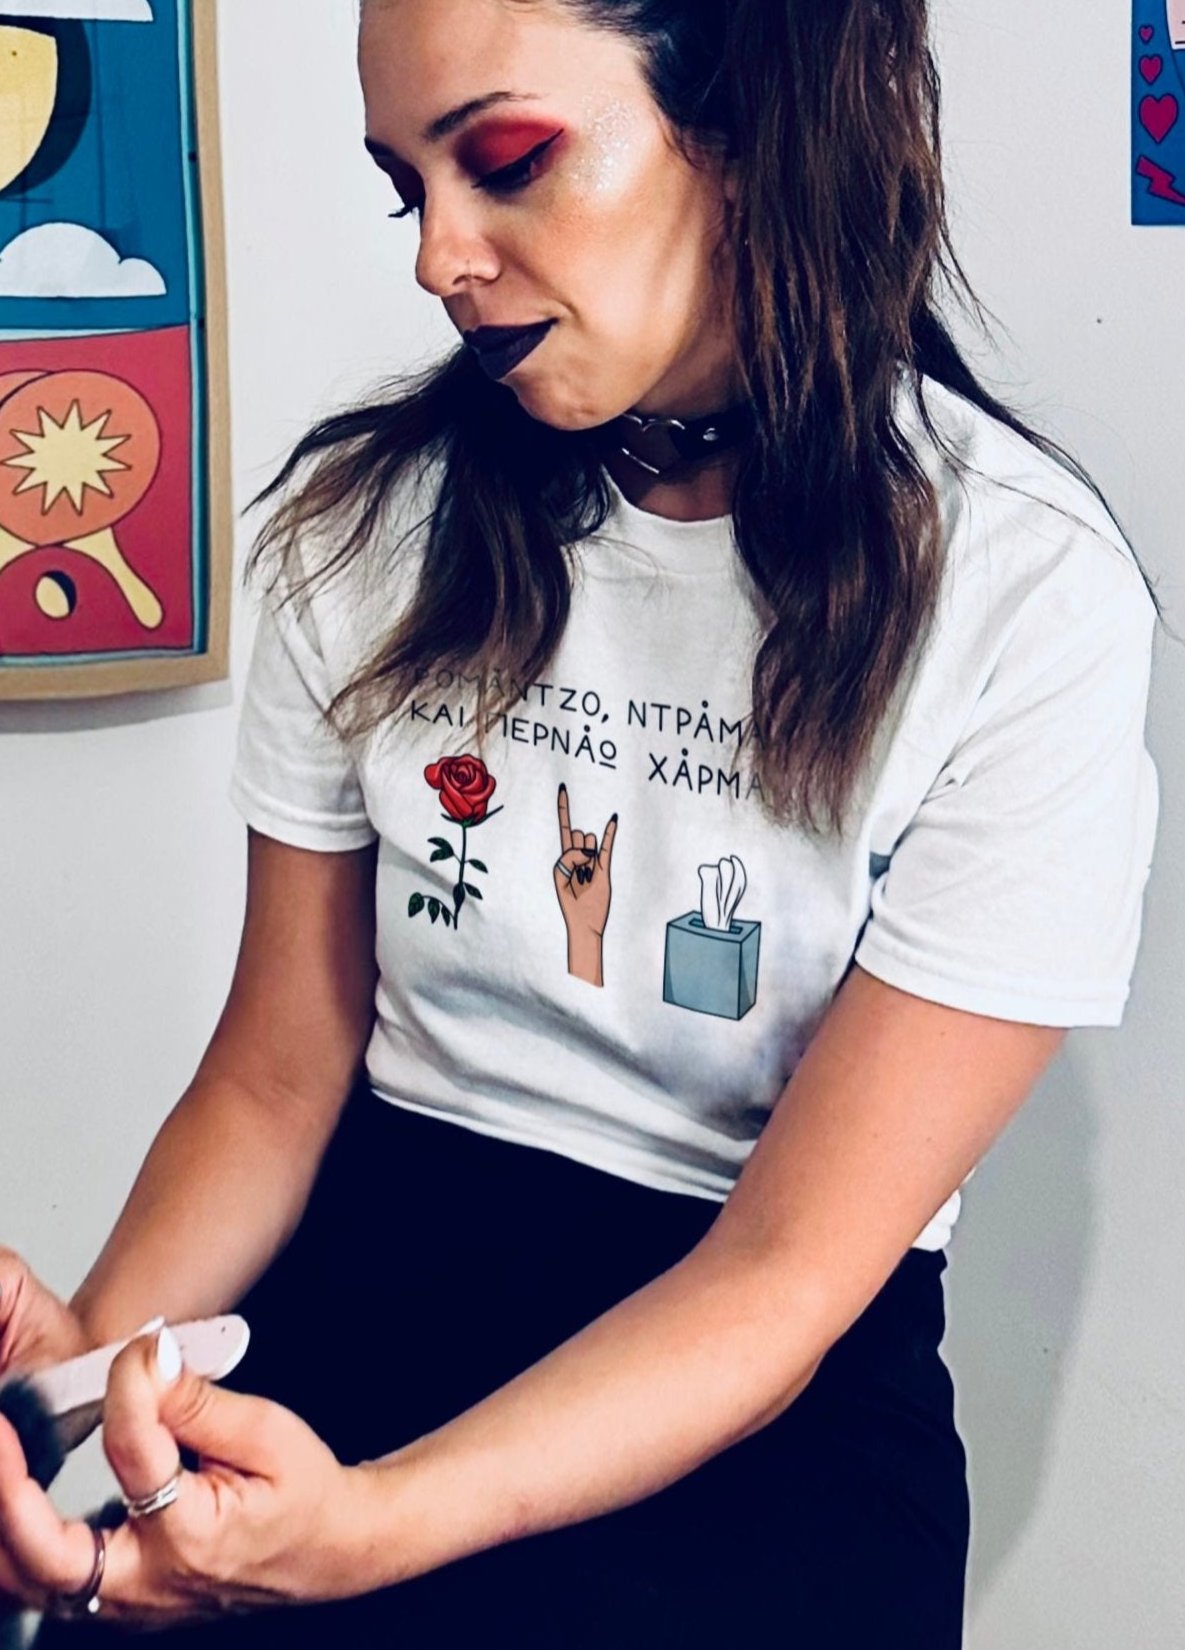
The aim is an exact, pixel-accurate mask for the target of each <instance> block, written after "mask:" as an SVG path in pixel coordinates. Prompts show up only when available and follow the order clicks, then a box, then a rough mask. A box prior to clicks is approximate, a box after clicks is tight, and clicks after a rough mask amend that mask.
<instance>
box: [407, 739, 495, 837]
mask: <svg viewBox="0 0 1185 1650" xmlns="http://www.w3.org/2000/svg"><path fill="white" fill-rule="evenodd" d="M424 778H425V779H426V780H427V781H428V783H429V785H431V787H432V789H433V790H434V791H439V792H440V801H441V806H442V807H443V808H444V811H445V813H446V814H447V815H448V816H449V818H450V819H455V820H456V821H457V824H458V825H471V824H477V822H478V821H479V820H482V819H484V818H485V816H486V809H487V807H488V806H489V801H490V798H491V796H493V794H494V791H495V790H496V789H497V785H498V781H497V780H496V779H495V778H494V777H493V775H492V774H490V773H489V772H487V770H486V765H485V763H484V762H483V761H482V760H481V758H480V757H479V756H446V757H443V758H442V759H441V760H440V761H439V762H433V763H432V764H431V766H430V767H427V768H425V769H424Z"/></svg>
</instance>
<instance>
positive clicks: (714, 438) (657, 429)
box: [602, 401, 754, 476]
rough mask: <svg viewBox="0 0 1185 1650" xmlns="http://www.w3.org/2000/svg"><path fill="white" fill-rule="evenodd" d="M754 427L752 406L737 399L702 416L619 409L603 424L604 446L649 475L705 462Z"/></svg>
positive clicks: (737, 442) (734, 443)
mask: <svg viewBox="0 0 1185 1650" xmlns="http://www.w3.org/2000/svg"><path fill="white" fill-rule="evenodd" d="M753 428H754V415H753V406H752V403H751V402H749V401H741V402H738V403H737V404H736V405H735V406H732V407H726V408H724V410H723V411H722V412H716V413H707V414H706V415H705V416H703V417H702V418H687V419H684V418H647V417H644V416H643V415H641V414H639V413H622V414H621V416H620V417H619V418H614V419H611V420H610V422H609V423H608V424H605V425H603V426H602V432H603V441H604V445H605V446H606V448H609V449H611V450H614V451H617V452H622V453H624V454H625V455H626V457H627V458H631V459H633V461H634V463H635V464H638V465H640V466H641V468H642V469H643V470H645V471H647V472H648V474H650V475H652V476H663V475H666V474H668V472H670V471H673V470H685V469H687V468H689V467H690V466H693V465H695V464H702V463H706V462H707V461H708V460H709V459H712V458H714V457H715V456H716V454H717V453H719V452H722V451H724V450H725V449H726V448H729V447H735V446H737V445H738V444H739V443H740V442H742V441H743V440H744V439H745V437H746V436H747V435H749V434H751V433H752V431H753Z"/></svg>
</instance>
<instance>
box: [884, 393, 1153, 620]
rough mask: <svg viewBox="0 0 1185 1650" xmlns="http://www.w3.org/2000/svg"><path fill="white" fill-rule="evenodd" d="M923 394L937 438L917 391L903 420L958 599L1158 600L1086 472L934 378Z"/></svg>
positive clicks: (990, 608)
mask: <svg viewBox="0 0 1185 1650" xmlns="http://www.w3.org/2000/svg"><path fill="white" fill-rule="evenodd" d="M922 396H923V399H924V402H925V407H926V411H927V413H928V414H929V417H930V420H931V422H932V424H933V425H934V428H935V429H936V431H937V432H938V435H939V437H940V438H941V441H940V443H936V442H935V440H934V438H933V437H932V436H931V435H930V434H929V432H928V431H927V430H926V429H925V426H924V424H923V422H922V420H921V417H920V414H919V412H918V407H917V402H916V399H915V397H914V396H913V394H912V393H909V394H907V395H906V397H905V402H904V409H903V413H902V420H901V421H902V423H903V425H904V426H905V427H906V429H907V431H908V433H909V435H910V439H911V444H912V445H913V447H914V450H915V452H916V453H917V456H918V458H919V461H920V462H921V463H922V465H923V467H924V468H925V469H926V471H927V473H928V474H929V475H930V477H931V479H932V480H933V482H934V484H935V487H936V489H937V493H938V499H939V506H940V510H941V514H942V521H943V535H944V541H945V552H946V561H947V578H948V584H949V586H950V588H951V591H952V598H953V599H957V598H958V596H959V595H960V594H961V596H962V598H963V600H964V601H971V602H973V603H974V604H975V605H976V606H977V608H979V610H980V611H981V613H983V612H985V610H986V611H987V612H995V613H996V614H998V615H1000V616H1003V615H1004V614H1006V613H1009V612H1013V611H1015V609H1016V607H1017V605H1018V603H1020V602H1022V601H1023V602H1026V603H1033V602H1036V603H1037V604H1039V605H1044V603H1045V602H1046V601H1049V602H1053V603H1054V604H1057V605H1061V606H1062V607H1063V608H1067V604H1068V609H1067V616H1069V615H1070V614H1072V612H1074V611H1086V610H1088V609H1089V610H1091V611H1098V610H1100V609H1101V607H1102V606H1103V604H1104V603H1105V602H1106V601H1107V600H1108V599H1116V600H1120V601H1126V602H1133V603H1135V605H1137V606H1139V605H1140V604H1141V603H1146V604H1147V605H1148V606H1149V607H1151V606H1152V599H1151V596H1150V595H1149V593H1148V589H1147V586H1146V584H1145V582H1144V577H1143V574H1142V572H1141V571H1140V568H1139V564H1138V563H1137V561H1136V557H1135V554H1134V553H1133V550H1132V547H1131V545H1130V544H1129V543H1128V541H1127V539H1126V537H1125V536H1124V533H1123V531H1122V529H1121V527H1120V526H1119V524H1118V523H1117V522H1116V520H1115V518H1114V517H1113V516H1112V515H1111V512H1110V510H1109V509H1108V507H1107V505H1106V504H1105V503H1104V502H1103V500H1102V499H1101V498H1100V497H1099V496H1098V495H1097V494H1096V493H1095V492H1094V491H1093V490H1092V488H1091V486H1090V485H1089V484H1088V483H1087V482H1086V481H1085V480H1083V479H1082V478H1081V477H1080V476H1078V475H1076V474H1074V472H1073V471H1072V470H1071V469H1069V468H1067V467H1066V466H1065V465H1064V464H1062V463H1061V462H1059V461H1058V459H1057V458H1055V457H1054V456H1053V455H1052V454H1049V453H1046V452H1044V451H1043V450H1042V449H1041V448H1040V447H1038V446H1036V445H1035V444H1034V443H1033V442H1032V441H1029V440H1028V439H1026V437H1024V436H1023V435H1021V434H1020V433H1019V431H1016V430H1013V429H1012V428H1011V427H1010V426H1009V425H1007V424H1005V423H1003V422H1002V421H1001V420H1000V419H998V418H996V417H995V416H994V415H993V414H992V413H990V412H988V411H987V410H986V409H985V408H982V407H980V406H978V405H976V404H975V403H973V402H971V401H968V400H967V399H966V398H965V397H964V396H961V395H959V394H958V393H957V392H955V391H953V390H951V389H949V388H947V387H946V386H945V385H943V384H940V383H938V382H937V381H936V380H934V379H931V378H924V379H923V380H922ZM944 447H945V448H948V449H949V452H948V451H944V450H943V448H944ZM952 454H953V455H954V457H953V460H952V457H951V455H952Z"/></svg>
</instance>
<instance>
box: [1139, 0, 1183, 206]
mask: <svg viewBox="0 0 1185 1650" xmlns="http://www.w3.org/2000/svg"><path fill="white" fill-rule="evenodd" d="M1131 76H1132V222H1133V223H1135V224H1176V225H1178V226H1185V0H1134V4H1133V8H1132V65H1131Z"/></svg>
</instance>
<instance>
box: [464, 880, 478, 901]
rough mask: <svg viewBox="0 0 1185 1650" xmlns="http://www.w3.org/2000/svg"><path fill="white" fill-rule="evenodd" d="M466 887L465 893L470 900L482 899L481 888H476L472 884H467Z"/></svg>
mask: <svg viewBox="0 0 1185 1650" xmlns="http://www.w3.org/2000/svg"><path fill="white" fill-rule="evenodd" d="M464 886H465V892H466V893H467V894H468V895H469V897H470V899H480V898H481V889H480V888H475V887H474V886H473V884H472V883H471V882H467V883H465V885H464Z"/></svg>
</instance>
